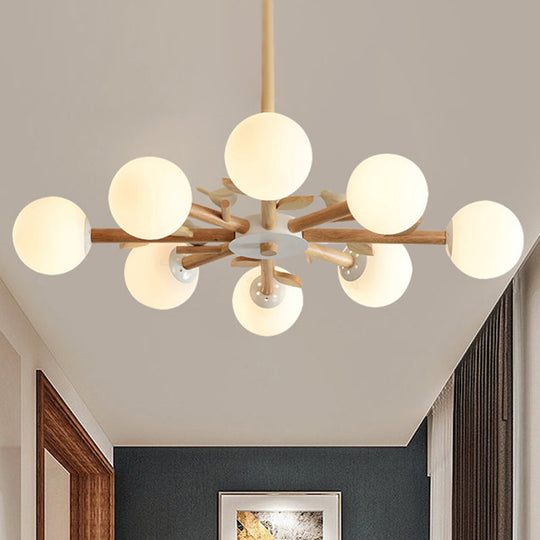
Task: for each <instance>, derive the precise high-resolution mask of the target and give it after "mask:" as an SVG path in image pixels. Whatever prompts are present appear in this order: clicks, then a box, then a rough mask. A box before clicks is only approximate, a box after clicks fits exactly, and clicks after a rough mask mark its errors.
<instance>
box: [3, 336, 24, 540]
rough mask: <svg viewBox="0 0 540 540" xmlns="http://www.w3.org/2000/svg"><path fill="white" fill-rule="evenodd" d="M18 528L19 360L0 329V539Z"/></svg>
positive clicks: (15, 533)
mask: <svg viewBox="0 0 540 540" xmlns="http://www.w3.org/2000/svg"><path fill="white" fill-rule="evenodd" d="M20 530H21V361H20V358H19V356H18V354H17V353H16V352H15V350H14V349H13V347H11V345H10V344H9V343H8V341H7V340H6V339H5V337H4V336H3V335H2V334H1V333H0V539H4V538H6V539H9V538H20V534H21V533H20Z"/></svg>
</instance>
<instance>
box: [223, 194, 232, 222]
mask: <svg viewBox="0 0 540 540" xmlns="http://www.w3.org/2000/svg"><path fill="white" fill-rule="evenodd" d="M221 219H222V220H223V221H231V203H230V201H229V200H228V199H223V200H222V201H221Z"/></svg>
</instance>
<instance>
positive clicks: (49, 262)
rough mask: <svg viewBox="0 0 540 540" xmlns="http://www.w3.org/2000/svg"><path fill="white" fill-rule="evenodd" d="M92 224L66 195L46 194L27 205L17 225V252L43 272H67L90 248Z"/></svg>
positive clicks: (14, 238)
mask: <svg viewBox="0 0 540 540" xmlns="http://www.w3.org/2000/svg"><path fill="white" fill-rule="evenodd" d="M90 232H91V231H90V223H89V222H88V219H87V218H86V216H85V214H84V212H83V211H82V210H81V209H80V208H79V207H78V206H77V205H76V204H75V203H72V202H71V201H68V200H67V199H63V198H62V197H45V198H43V199H37V200H35V201H33V202H31V203H30V204H28V205H27V206H25V207H24V208H23V209H22V210H21V212H20V213H19V215H18V216H17V219H16V220H15V224H14V225H13V245H14V246H15V251H16V252H17V255H18V256H19V258H20V259H21V261H22V262H23V263H24V264H26V266H28V267H29V268H31V269H32V270H34V271H35V272H39V273H40V274H48V275H57V274H64V273H65V272H69V271H70V270H73V268H75V267H76V266H78V265H79V264H80V263H81V262H82V261H83V260H84V258H85V257H86V255H87V254H88V252H89V251H90V246H91V241H90Z"/></svg>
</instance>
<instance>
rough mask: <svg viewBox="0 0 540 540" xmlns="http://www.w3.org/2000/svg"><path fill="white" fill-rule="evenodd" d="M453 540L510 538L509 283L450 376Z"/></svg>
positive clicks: (510, 361) (510, 331)
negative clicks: (451, 378)
mask: <svg viewBox="0 0 540 540" xmlns="http://www.w3.org/2000/svg"><path fill="white" fill-rule="evenodd" d="M453 478H454V480H453V527H452V528H453V533H452V534H453V539H454V540H511V539H512V288H511V287H509V288H508V289H507V291H506V292H505V293H504V294H503V296H502V298H501V299H500V301H499V302H498V304H497V305H496V306H495V308H494V310H493V311H492V313H491V314H490V316H489V318H488V320H487V321H486V322H485V324H484V326H483V327H482V329H481V330H480V332H479V333H478V335H477V336H476V338H475V340H474V341H473V343H472V344H471V346H470V347H469V349H468V351H467V352H466V353H465V356H464V357H463V359H462V361H461V362H460V364H459V366H458V367H457V369H456V372H455V375H454V473H453Z"/></svg>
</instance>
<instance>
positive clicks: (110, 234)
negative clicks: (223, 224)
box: [91, 229, 235, 244]
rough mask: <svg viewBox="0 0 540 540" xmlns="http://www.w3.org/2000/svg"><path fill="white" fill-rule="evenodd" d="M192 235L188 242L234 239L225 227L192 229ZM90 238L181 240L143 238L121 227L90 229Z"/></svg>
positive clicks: (97, 241)
mask: <svg viewBox="0 0 540 540" xmlns="http://www.w3.org/2000/svg"><path fill="white" fill-rule="evenodd" d="M191 232H192V233H193V236H191V237H190V239H189V241H190V242H232V241H233V240H234V237H235V235H234V232H233V231H227V230H225V229H192V231H191ZM91 239H92V243H93V244H121V243H127V242H129V243H137V244H141V243H142V244H149V243H161V244H178V243H179V242H181V241H182V240H180V239H179V237H178V236H166V237H165V238H158V239H156V240H144V239H141V238H137V237H135V236H131V235H130V234H128V233H127V232H126V231H124V230H123V229H92V233H91Z"/></svg>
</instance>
